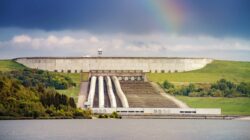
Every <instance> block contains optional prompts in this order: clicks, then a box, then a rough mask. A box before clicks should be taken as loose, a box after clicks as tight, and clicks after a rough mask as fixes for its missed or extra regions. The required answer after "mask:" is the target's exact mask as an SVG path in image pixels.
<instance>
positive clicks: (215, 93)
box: [162, 79, 250, 97]
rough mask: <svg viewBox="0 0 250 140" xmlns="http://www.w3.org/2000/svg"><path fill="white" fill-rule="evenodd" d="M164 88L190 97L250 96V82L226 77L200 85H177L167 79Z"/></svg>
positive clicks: (169, 91) (175, 93) (171, 92)
mask: <svg viewBox="0 0 250 140" xmlns="http://www.w3.org/2000/svg"><path fill="white" fill-rule="evenodd" d="M162 86H163V87H164V89H165V90H166V91H167V92H168V93H170V94H173V95H183V96H190V97H207V96H211V97H250V83H246V82H241V83H234V82H231V81H228V80H226V79H220V80H219V81H217V82H216V83H213V84H210V85H206V86H199V85H197V84H192V83H191V84H189V85H188V86H181V87H175V86H174V85H173V84H172V83H170V82H168V81H167V80H166V81H164V82H163V84H162Z"/></svg>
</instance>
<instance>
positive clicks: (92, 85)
mask: <svg viewBox="0 0 250 140" xmlns="http://www.w3.org/2000/svg"><path fill="white" fill-rule="evenodd" d="M95 86H96V77H95V76H92V77H91V81H90V89H89V96H88V103H87V104H88V105H89V107H91V108H92V107H93V104H94V96H95Z"/></svg>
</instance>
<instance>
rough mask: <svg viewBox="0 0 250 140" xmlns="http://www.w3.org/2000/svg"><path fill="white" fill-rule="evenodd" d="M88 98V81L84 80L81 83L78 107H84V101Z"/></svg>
mask: <svg viewBox="0 0 250 140" xmlns="http://www.w3.org/2000/svg"><path fill="white" fill-rule="evenodd" d="M87 98H88V82H82V83H81V85H80V92H79V95H78V101H77V108H83V107H84V102H86V101H87Z"/></svg>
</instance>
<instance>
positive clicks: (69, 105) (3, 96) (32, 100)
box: [0, 69, 91, 118]
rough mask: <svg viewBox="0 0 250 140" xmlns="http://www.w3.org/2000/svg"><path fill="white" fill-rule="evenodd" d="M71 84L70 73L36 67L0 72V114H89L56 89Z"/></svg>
mask: <svg viewBox="0 0 250 140" xmlns="http://www.w3.org/2000/svg"><path fill="white" fill-rule="evenodd" d="M72 86H75V83H74V82H72V79H71V78H70V77H67V76H65V75H61V74H58V73H51V72H47V71H42V70H36V69H23V70H18V71H10V72H0V116H2V117H3V116H8V117H13V118H22V117H24V118H25V117H27V118H53V117H55V118H91V111H90V110H82V109H78V108H76V104H75V101H74V99H73V98H72V97H68V96H66V95H63V94H59V93H58V92H57V91H56V89H67V88H70V87H72Z"/></svg>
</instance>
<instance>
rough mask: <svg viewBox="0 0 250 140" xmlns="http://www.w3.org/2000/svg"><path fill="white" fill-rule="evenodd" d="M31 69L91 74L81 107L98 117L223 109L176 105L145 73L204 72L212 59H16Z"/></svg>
mask: <svg viewBox="0 0 250 140" xmlns="http://www.w3.org/2000/svg"><path fill="white" fill-rule="evenodd" d="M14 60H15V61H16V62H18V63H21V64H23V65H25V66H27V67H29V68H33V69H41V70H47V71H53V72H62V73H82V72H85V73H86V72H87V73H88V74H89V79H88V81H85V82H82V86H81V88H83V90H82V89H81V91H80V93H79V96H78V105H77V106H78V107H80V108H90V109H92V111H93V113H96V114H105V113H107V114H110V113H112V112H117V113H119V114H126V115H127V114H220V113H221V110H220V109H194V108H189V107H187V106H185V105H180V104H178V103H176V102H175V101H174V100H172V99H171V98H167V97H165V96H163V95H162V94H165V93H159V92H158V91H157V90H156V87H155V86H154V85H153V84H152V83H151V82H150V81H148V80H147V77H146V73H173V72H185V71H191V70H196V69H201V68H203V67H205V66H206V65H207V64H209V63H211V62H212V61H213V59H209V58H178V57H23V58H16V59H14Z"/></svg>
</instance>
